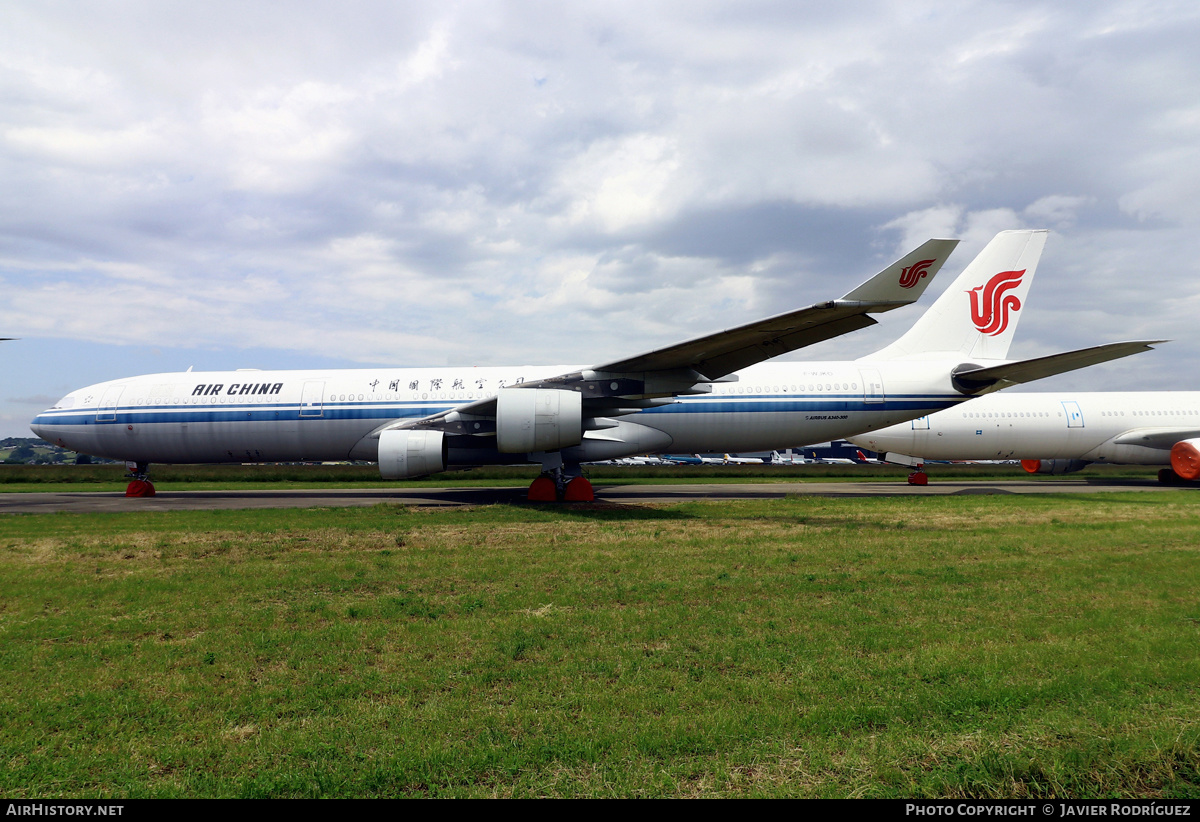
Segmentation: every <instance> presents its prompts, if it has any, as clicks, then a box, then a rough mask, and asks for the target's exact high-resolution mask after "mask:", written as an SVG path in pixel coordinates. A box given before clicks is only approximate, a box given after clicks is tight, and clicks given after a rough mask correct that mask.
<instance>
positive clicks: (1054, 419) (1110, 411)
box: [849, 391, 1200, 481]
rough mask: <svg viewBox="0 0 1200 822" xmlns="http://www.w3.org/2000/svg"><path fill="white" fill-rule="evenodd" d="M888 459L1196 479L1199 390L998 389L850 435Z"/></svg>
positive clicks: (1043, 471)
mask: <svg viewBox="0 0 1200 822" xmlns="http://www.w3.org/2000/svg"><path fill="white" fill-rule="evenodd" d="M849 439H850V441H851V442H853V443H855V444H856V445H860V446H862V447H864V448H870V449H872V450H874V451H881V452H882V451H886V452H888V453H887V455H886V456H885V457H884V458H885V459H886V460H888V461H892V462H901V463H904V464H911V462H912V461H911V460H906V459H904V457H912V458H916V459H917V460H918V461H919V460H1020V461H1021V465H1022V466H1023V467H1024V468H1025V470H1026V471H1028V472H1030V473H1038V474H1065V473H1069V472H1071V471H1078V470H1079V469H1081V468H1083V467H1084V466H1086V465H1089V464H1091V463H1109V464H1121V465H1161V466H1164V467H1166V466H1169V468H1164V471H1160V472H1159V478H1160V479H1161V480H1163V481H1172V480H1176V479H1180V478H1182V479H1185V480H1196V479H1200V392H1195V391H1123V392H1098V393H1082V394H996V395H992V396H988V397H982V398H980V399H977V400H972V401H971V402H968V403H963V404H962V405H960V406H959V407H958V408H955V409H952V410H947V411H942V412H939V413H937V414H932V415H930V416H928V417H920V418H918V419H915V420H912V421H910V422H906V423H904V424H902V425H893V426H890V427H888V428H882V429H880V430H878V431H871V432H869V433H866V434H860V435H858V436H852V437H850V438H849Z"/></svg>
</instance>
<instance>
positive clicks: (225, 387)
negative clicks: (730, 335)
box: [32, 360, 966, 465]
mask: <svg viewBox="0 0 1200 822" xmlns="http://www.w3.org/2000/svg"><path fill="white" fill-rule="evenodd" d="M955 364H957V360H955V361H943V360H925V361H920V362H897V361H891V362H878V363H872V362H801V363H786V362H785V363H763V364H761V365H756V366H752V367H750V368H746V369H744V370H742V371H741V372H739V374H738V377H739V379H738V381H736V382H727V383H718V384H715V385H714V386H713V390H712V393H710V394H702V395H692V396H682V397H678V398H677V399H676V400H675V402H673V403H672V404H670V405H664V406H661V407H657V408H650V409H647V410H645V411H640V412H638V413H635V414H628V415H624V416H621V417H620V418H619V420H620V423H621V424H622V425H624V424H626V423H635V425H633V426H628V427H627V428H618V429H616V430H615V431H611V430H610V431H609V432H605V431H600V432H597V433H598V434H600V435H602V436H600V437H598V438H597V439H598V440H603V446H604V448H605V449H606V450H604V451H603V454H602V455H601V456H598V457H597V458H598V459H610V458H614V457H617V456H622V455H632V454H641V453H647V452H648V451H653V452H659V453H661V452H665V451H678V452H685V453H697V452H716V453H721V452H726V451H729V452H737V451H762V450H770V449H772V448H779V447H787V446H790V445H795V444H797V443H805V442H818V441H824V440H830V439H837V438H841V437H845V436H847V435H849V434H854V433H858V432H862V431H867V430H871V429H875V428H881V427H885V426H889V425H893V424H895V423H897V422H901V421H904V420H909V419H912V418H913V417H916V416H922V415H925V414H931V413H933V412H935V411H938V410H941V409H943V408H948V407H950V406H952V405H956V404H957V403H959V402H962V401H963V400H964V399H966V397H965V396H964V395H963V394H961V393H960V392H958V391H956V390H955V389H954V388H953V387H952V386H951V384H950V378H949V372H950V369H951V368H952V367H953V366H954V365H955ZM572 370H577V369H575V368H573V367H570V366H537V367H534V366H523V367H511V368H510V367H497V368H452V367H447V368H413V369H406V368H372V369H360V370H329V371H225V372H183V373H169V374H152V375H148V376H140V377H132V378H129V379H123V380H112V381H110V382H105V383H99V384H96V385H92V386H89V387H87V388H83V389H80V390H78V391H73V392H71V393H70V394H69V395H67V396H66V397H64V398H63V399H62V400H61V401H60V402H59V403H58V404H57V405H56V406H55V407H53V408H51V409H48V410H47V411H44V412H43V413H41V414H39V415H38V416H37V418H36V419H34V420H33V423H32V428H33V431H34V433H36V434H37V435H38V436H40V437H42V438H43V439H45V440H47V441H48V442H51V443H54V444H57V445H61V446H63V447H65V448H70V449H72V450H74V451H78V452H80V453H84V454H91V455H95V456H101V457H109V458H113V459H122V460H130V461H136V462H150V463H154V462H158V463H214V462H293V461H310V460H345V459H361V460H374V459H376V455H377V448H378V444H377V443H378V440H376V439H371V438H369V437H368V435H369V434H370V433H371V432H372V431H375V430H376V429H378V428H380V427H381V426H384V425H386V424H388V423H389V422H392V421H396V420H405V419H413V420H416V419H420V418H424V417H427V416H429V415H431V414H435V413H438V412H440V411H445V410H449V409H453V408H457V407H459V406H462V405H464V404H466V403H469V402H471V401H473V400H478V399H484V398H487V397H490V396H493V395H495V393H496V391H497V390H498V389H499V388H502V387H506V386H507V387H511V386H514V385H517V384H519V383H522V382H525V381H532V380H536V379H541V378H546V377H551V376H554V375H557V374H562V373H565V372H569V371H572ZM648 429H653V430H652V431H651V433H652V434H653V435H654V436H652V437H646V436H645V432H646V431H647V430H648ZM626 430H636V431H641V432H642V435H640V436H639V435H629V436H627V438H626V439H623V440H619V441H617V442H613V438H614V437H622V436H626V435H625V434H623V433H620V432H624V431H626ZM658 432H661V434H660V433H658ZM592 435H593V433H592V432H586V433H585V435H584V440H583V444H584V446H589V444H590V443H591V444H595V442H594V441H592V440H589V439H588V437H589V436H592ZM650 446H652V447H650ZM597 447H599V446H597ZM529 460H530V461H537V460H536V458H535V457H530V458H529ZM520 461H522V457H521V455H515V456H514V455H512V454H498V453H496V451H495V448H494V447H492V446H491V439H489V438H487V437H458V438H456V442H454V443H452V444H451V446H450V460H449V463H450V464H452V465H453V464H458V465H475V464H487V463H494V462H510V463H511V462H520Z"/></svg>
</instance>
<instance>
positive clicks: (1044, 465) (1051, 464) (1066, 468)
mask: <svg viewBox="0 0 1200 822" xmlns="http://www.w3.org/2000/svg"><path fill="white" fill-rule="evenodd" d="M1089 465H1091V463H1090V462H1088V461H1087V460H1021V467H1022V468H1024V469H1025V472H1026V473H1028V474H1070V473H1072V472H1075V471H1082V470H1083V469H1084V468H1086V467H1088V466H1089Z"/></svg>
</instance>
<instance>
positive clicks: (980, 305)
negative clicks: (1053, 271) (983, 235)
mask: <svg viewBox="0 0 1200 822" xmlns="http://www.w3.org/2000/svg"><path fill="white" fill-rule="evenodd" d="M1048 233H1049V232H1048V231H1046V230H1045V229H1039V230H1036V231H1002V232H1001V233H999V234H997V235H996V236H995V238H994V239H993V240H992V241H991V242H990V243H988V244H987V246H985V247H984V249H983V251H981V252H980V253H979V256H978V257H976V258H975V259H974V260H972V261H971V263H970V265H968V266H967V267H966V269H964V270H963V273H962V274H960V275H959V276H958V279H956V280H955V281H954V282H953V283H951V284H950V287H949V288H947V289H946V291H945V293H943V294H942V296H941V297H939V298H938V299H937V301H936V302H935V303H934V304H933V305H932V306H930V307H929V310H928V311H926V312H925V314H924V315H923V316H922V317H921V318H920V319H919V320H917V322H916V324H915V325H913V327H912V328H911V329H910V330H909V331H908V333H907V334H905V335H904V336H903V337H901V338H900V339H898V340H896V341H895V342H894V343H892V344H891V345H889V346H887V347H886V348H884V349H882V350H880V351H878V352H876V353H875V354H872V355H871V356H870V357H869V359H872V360H897V359H904V358H910V357H915V356H919V357H922V358H924V357H927V356H929V355H931V354H940V353H945V354H948V355H951V356H961V357H962V358H964V359H984V360H1002V359H1005V358H1006V357H1007V356H1008V347H1009V345H1010V344H1011V343H1012V338H1013V333H1014V332H1015V331H1016V330H1017V322H1018V321H1019V320H1020V319H1021V309H1022V308H1023V307H1024V306H1025V299H1026V295H1027V294H1028V292H1029V285H1030V283H1032V282H1033V275H1034V273H1035V272H1036V271H1037V264H1038V259H1039V258H1040V257H1041V255H1042V249H1043V248H1044V247H1045V245H1046V236H1047V234H1048Z"/></svg>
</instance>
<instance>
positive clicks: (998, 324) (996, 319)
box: [967, 268, 1025, 337]
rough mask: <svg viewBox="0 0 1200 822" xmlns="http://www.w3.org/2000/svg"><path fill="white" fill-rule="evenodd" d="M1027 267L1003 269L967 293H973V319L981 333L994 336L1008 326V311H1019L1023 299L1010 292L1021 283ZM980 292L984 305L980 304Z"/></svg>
mask: <svg viewBox="0 0 1200 822" xmlns="http://www.w3.org/2000/svg"><path fill="white" fill-rule="evenodd" d="M1024 276H1025V269H1023V268H1022V269H1021V270H1020V271H1001V272H1000V273H999V274H997V275H996V276H995V277H992V278H991V279H990V280H988V281H987V285H978V286H975V287H974V288H972V289H971V290H970V291H968V292H967V293H968V294H970V295H971V320H972V321H973V322H974V323H975V327H976V328H977V329H979V333H980V334H987V335H988V336H990V337H994V336H996V335H997V334H1000V333H1002V332H1003V331H1004V329H1006V328H1008V312H1010V311H1019V310H1020V308H1021V300H1020V299H1018V298H1017V295H1015V294H1008V293H1007V292H1009V291H1012V290H1013V289H1014V288H1016V287H1017V286H1019V285H1020V284H1021V278H1022V277H1024ZM980 292H983V293H982V297H983V299H982V303H983V304H982V305H980V302H981V301H980V296H981V295H980Z"/></svg>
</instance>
